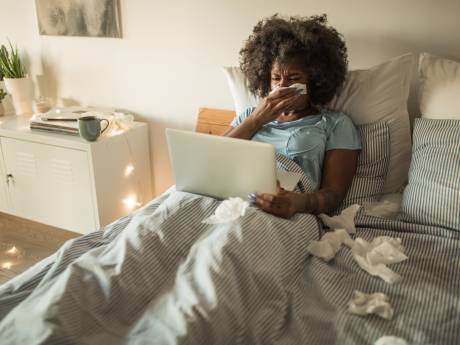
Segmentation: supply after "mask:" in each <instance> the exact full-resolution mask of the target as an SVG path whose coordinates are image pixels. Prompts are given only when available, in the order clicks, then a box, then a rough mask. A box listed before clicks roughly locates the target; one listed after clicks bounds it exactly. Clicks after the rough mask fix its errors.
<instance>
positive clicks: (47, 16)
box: [35, 0, 121, 37]
mask: <svg viewBox="0 0 460 345" xmlns="http://www.w3.org/2000/svg"><path fill="white" fill-rule="evenodd" d="M35 5H36V10H37V19H38V28H39V31H40V35H52V36H90V37H121V23H120V5H119V0H35Z"/></svg>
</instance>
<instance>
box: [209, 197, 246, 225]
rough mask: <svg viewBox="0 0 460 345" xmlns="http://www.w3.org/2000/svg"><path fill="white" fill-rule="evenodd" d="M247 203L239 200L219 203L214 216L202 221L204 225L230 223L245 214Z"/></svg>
mask: <svg viewBox="0 0 460 345" xmlns="http://www.w3.org/2000/svg"><path fill="white" fill-rule="evenodd" d="M248 206H249V203H248V202H247V201H244V200H243V199H241V198H228V199H227V200H224V201H222V202H221V203H220V205H219V206H218V207H217V208H216V211H215V212H214V214H213V215H212V216H211V217H209V218H206V219H205V220H203V223H206V224H223V223H228V222H232V221H234V220H236V219H238V218H240V217H243V216H244V215H245V214H246V209H247V208H248Z"/></svg>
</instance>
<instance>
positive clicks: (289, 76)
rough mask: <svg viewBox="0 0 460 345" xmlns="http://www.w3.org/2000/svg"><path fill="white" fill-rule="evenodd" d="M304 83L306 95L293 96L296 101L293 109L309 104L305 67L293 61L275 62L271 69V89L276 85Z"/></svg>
mask: <svg viewBox="0 0 460 345" xmlns="http://www.w3.org/2000/svg"><path fill="white" fill-rule="evenodd" d="M297 83H299V84H305V85H306V86H307V94H306V95H298V96H295V97H297V98H298V101H297V102H296V103H295V110H302V109H305V108H307V107H308V106H309V103H310V97H309V90H308V75H307V73H306V72H305V68H304V67H302V66H301V65H299V64H295V63H278V62H275V63H274V64H273V66H272V70H271V83H270V86H271V90H272V91H273V90H274V89H276V88H278V87H287V86H291V85H292V84H297Z"/></svg>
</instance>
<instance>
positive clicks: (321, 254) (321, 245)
mask: <svg viewBox="0 0 460 345" xmlns="http://www.w3.org/2000/svg"><path fill="white" fill-rule="evenodd" d="M342 244H345V245H346V246H348V247H350V246H352V245H353V240H352V239H351V238H350V235H349V234H348V232H346V231H345V229H337V230H335V231H334V232H327V233H325V234H324V235H323V237H321V239H320V240H319V241H311V242H310V244H309V245H308V248H307V250H308V251H309V252H310V253H311V254H312V255H314V256H316V257H318V258H320V259H323V260H324V261H330V260H331V259H332V258H333V257H335V254H337V252H338V251H339V249H340V247H341V245H342Z"/></svg>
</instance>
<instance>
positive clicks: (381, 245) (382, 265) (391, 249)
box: [351, 236, 407, 284]
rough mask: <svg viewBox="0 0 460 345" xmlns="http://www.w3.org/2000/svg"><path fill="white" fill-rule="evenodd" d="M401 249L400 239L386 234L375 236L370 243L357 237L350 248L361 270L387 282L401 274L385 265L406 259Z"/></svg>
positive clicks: (396, 278) (394, 279)
mask: <svg viewBox="0 0 460 345" xmlns="http://www.w3.org/2000/svg"><path fill="white" fill-rule="evenodd" d="M403 250H404V248H403V246H402V245H401V239H399V238H397V239H395V238H391V237H388V236H381V237H376V238H375V239H374V240H373V241H372V242H371V243H369V242H367V241H366V240H364V239H362V238H357V239H356V240H355V242H354V245H353V247H352V248H351V252H352V255H353V258H354V259H355V261H356V262H357V263H358V265H359V266H360V267H361V268H362V269H363V270H365V271H367V272H368V273H369V274H370V275H373V276H378V277H380V278H382V279H383V280H384V281H386V282H387V283H389V284H393V283H395V282H397V281H398V280H399V279H401V276H400V275H399V274H397V273H395V272H393V271H392V270H391V269H389V268H388V267H387V266H386V265H387V264H392V263H398V262H401V261H404V260H406V259H407V256H406V255H405V254H404V253H403Z"/></svg>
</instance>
